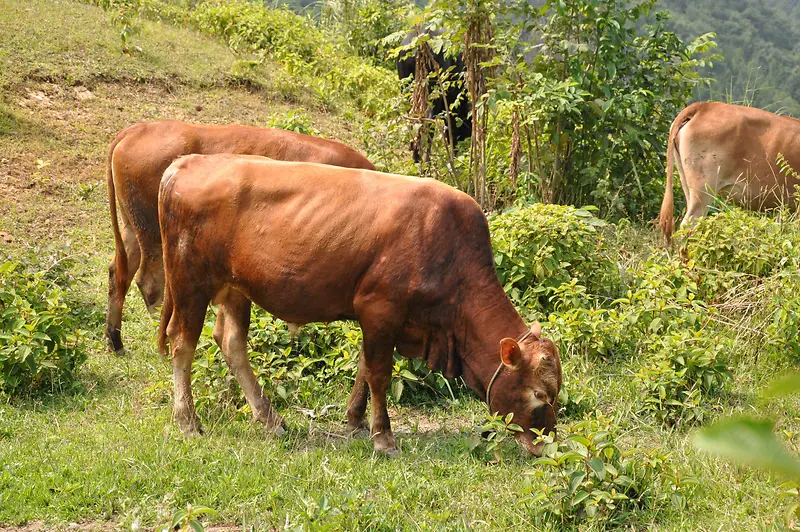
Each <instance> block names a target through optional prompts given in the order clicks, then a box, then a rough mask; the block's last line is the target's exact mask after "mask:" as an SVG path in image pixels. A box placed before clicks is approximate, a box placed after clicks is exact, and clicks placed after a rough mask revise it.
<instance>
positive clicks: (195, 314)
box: [167, 295, 209, 435]
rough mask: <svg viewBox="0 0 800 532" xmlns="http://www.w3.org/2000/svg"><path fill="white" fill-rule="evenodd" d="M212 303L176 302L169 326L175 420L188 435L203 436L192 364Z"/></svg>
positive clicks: (197, 301) (198, 299) (199, 301)
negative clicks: (196, 401) (194, 389)
mask: <svg viewBox="0 0 800 532" xmlns="http://www.w3.org/2000/svg"><path fill="white" fill-rule="evenodd" d="M208 303H209V300H205V301H201V300H200V298H199V297H197V296H196V295H195V297H193V298H191V304H186V303H185V302H183V301H179V300H177V299H176V300H175V304H174V311H173V314H172V317H171V318H170V321H169V326H168V327H167V335H168V336H169V342H170V346H171V347H172V376H173V379H174V383H175V391H174V393H175V404H174V408H175V413H174V416H175V421H176V422H177V423H178V427H180V429H181V432H183V433H184V434H186V435H199V434H202V433H203V429H202V427H201V426H200V419H199V418H198V417H197V413H196V412H195V409H194V399H193V398H192V361H193V360H194V353H195V349H196V348H197V340H198V339H199V338H200V333H201V332H202V330H203V322H204V319H205V313H206V309H207V308H208Z"/></svg>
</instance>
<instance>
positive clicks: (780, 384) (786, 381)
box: [763, 373, 800, 397]
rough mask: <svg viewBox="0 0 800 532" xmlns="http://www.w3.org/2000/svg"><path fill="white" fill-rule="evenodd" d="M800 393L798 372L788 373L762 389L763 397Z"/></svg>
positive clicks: (799, 375)
mask: <svg viewBox="0 0 800 532" xmlns="http://www.w3.org/2000/svg"><path fill="white" fill-rule="evenodd" d="M796 393H800V373H790V374H789V375H784V376H783V377H781V378H779V379H776V380H774V381H772V382H771V383H770V384H769V386H767V389H766V390H764V392H763V395H764V397H779V396H782V395H789V394H796Z"/></svg>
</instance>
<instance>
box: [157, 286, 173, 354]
mask: <svg viewBox="0 0 800 532" xmlns="http://www.w3.org/2000/svg"><path fill="white" fill-rule="evenodd" d="M173 308H174V304H173V301H172V292H171V291H170V289H169V281H167V283H166V285H165V287H164V304H163V305H162V306H161V321H160V322H159V324H158V352H159V353H161V356H163V357H166V356H167V355H168V354H169V353H168V350H167V343H168V338H167V327H169V321H170V319H172V309H173Z"/></svg>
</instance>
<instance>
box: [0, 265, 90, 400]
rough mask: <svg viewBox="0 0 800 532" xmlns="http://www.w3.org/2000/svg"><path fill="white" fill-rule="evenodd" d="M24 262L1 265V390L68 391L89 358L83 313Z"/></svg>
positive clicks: (13, 391)
mask: <svg viewBox="0 0 800 532" xmlns="http://www.w3.org/2000/svg"><path fill="white" fill-rule="evenodd" d="M46 273H47V272H39V273H29V272H26V271H24V270H23V269H22V267H21V266H20V264H19V263H18V262H5V263H3V264H0V391H2V392H4V393H7V394H9V395H19V394H24V393H32V392H40V391H48V390H49V391H56V390H57V391H64V389H65V388H70V387H72V386H74V385H76V384H77V383H76V376H77V375H76V373H77V370H78V367H79V366H80V365H81V364H82V363H83V362H84V361H85V360H86V351H85V349H84V346H83V340H82V332H81V330H80V324H79V319H78V317H77V313H76V312H74V311H73V309H71V308H70V306H69V305H68V303H67V302H66V301H65V296H64V291H63V289H62V288H61V287H60V286H58V285H57V284H56V283H54V282H52V281H50V280H49V279H47V278H46Z"/></svg>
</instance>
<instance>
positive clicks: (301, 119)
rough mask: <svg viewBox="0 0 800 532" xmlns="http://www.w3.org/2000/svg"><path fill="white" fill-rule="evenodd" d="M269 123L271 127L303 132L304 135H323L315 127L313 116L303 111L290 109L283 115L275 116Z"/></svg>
mask: <svg viewBox="0 0 800 532" xmlns="http://www.w3.org/2000/svg"><path fill="white" fill-rule="evenodd" d="M267 125H268V126H269V127H276V128H278V129H285V130H286V131H294V132H295V133H302V134H303V135H312V136H315V137H320V136H322V134H321V133H320V132H319V130H318V129H317V128H315V127H314V124H313V122H312V121H311V118H310V117H309V116H308V115H307V114H305V113H304V112H302V111H296V110H295V111H292V110H289V111H286V113H284V114H282V115H276V116H273V117H272V118H271V119H270V120H269V123H268V124H267Z"/></svg>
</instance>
